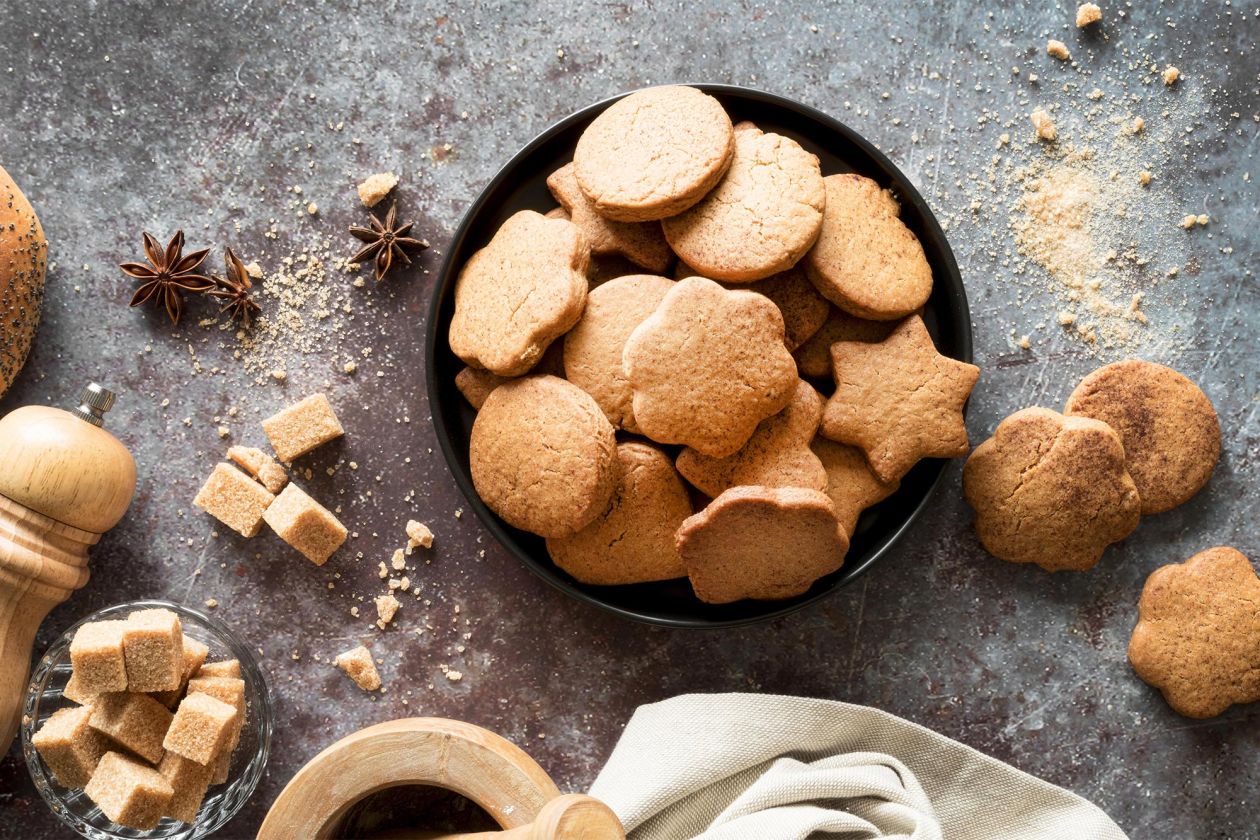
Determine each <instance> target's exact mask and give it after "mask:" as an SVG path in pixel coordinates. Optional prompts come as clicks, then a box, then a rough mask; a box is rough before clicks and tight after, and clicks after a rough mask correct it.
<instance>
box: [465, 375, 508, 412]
mask: <svg viewBox="0 0 1260 840" xmlns="http://www.w3.org/2000/svg"><path fill="white" fill-rule="evenodd" d="M511 379H512V377H510V376H499V375H498V374H497V373H491V372H490V371H488V370H478V369H477V368H470V367H466V368H464V369H463V370H461V371H460V372H459V373H457V374H455V387H456V388H458V389H459V392H460V393H461V394H463V395H464V399H466V400H468V404H469V405H471V406H472V407H473V408H475V409H477V410H478V411H480V410H481V406H483V405H484V404H485V402H486V397H488V396H490V392H491V391H493V390H494V389H495V388H498V387H499V386H500V385H502V384H503V383H504V382H510V381H511Z"/></svg>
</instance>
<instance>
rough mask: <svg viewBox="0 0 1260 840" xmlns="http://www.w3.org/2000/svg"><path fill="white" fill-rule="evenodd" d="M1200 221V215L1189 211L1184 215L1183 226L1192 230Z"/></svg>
mask: <svg viewBox="0 0 1260 840" xmlns="http://www.w3.org/2000/svg"><path fill="white" fill-rule="evenodd" d="M1198 221H1199V217H1198V216H1196V215H1194V214H1193V213H1188V214H1186V215H1185V216H1183V217H1182V219H1181V227H1182V228H1184V229H1185V230H1190V228H1192V227H1194V226H1195V225H1196V224H1198Z"/></svg>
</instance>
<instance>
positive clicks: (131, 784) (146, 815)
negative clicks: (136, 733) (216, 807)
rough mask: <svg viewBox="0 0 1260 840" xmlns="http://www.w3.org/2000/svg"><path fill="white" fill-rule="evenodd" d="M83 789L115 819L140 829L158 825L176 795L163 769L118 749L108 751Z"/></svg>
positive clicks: (120, 823)
mask: <svg viewBox="0 0 1260 840" xmlns="http://www.w3.org/2000/svg"><path fill="white" fill-rule="evenodd" d="M83 792H84V793H86V794H87V796H88V798H89V799H91V800H92V801H93V802H95V803H96V805H97V807H99V808H100V809H101V810H102V811H103V812H105V816H107V817H109V818H110V819H111V820H113V821H114V822H116V823H118V824H119V825H125V826H127V827H129V828H139V829H150V828H154V827H156V826H157V824H158V821H159V820H161V819H162V813H163V812H164V811H166V810H167V808H168V807H169V805H170V802H171V798H172V797H173V796H174V795H175V789H174V788H172V787H171V783H170V782H168V781H167V780H166V778H165V777H164V776H163V775H162V774H161V773H159V772H158V771H156V770H154V769H153V768H152V767H146V766H145V765H143V764H141V763H140V762H138V761H136V760H134V759H131V758H128V757H127V756H125V755H123V754H122V753H117V752H107V753H105V755H104V756H103V757H102V758H101V760H100V763H99V764H97V765H96V772H95V773H93V774H92V779H91V781H89V782H88V783H87V787H86V788H84V790H83Z"/></svg>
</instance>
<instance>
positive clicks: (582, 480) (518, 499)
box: [468, 376, 617, 538]
mask: <svg viewBox="0 0 1260 840" xmlns="http://www.w3.org/2000/svg"><path fill="white" fill-rule="evenodd" d="M468 460H469V466H470V468H471V472H472V479H473V486H474V487H475V488H476V490H477V495H479V496H480V497H481V499H482V501H484V502H485V503H486V504H487V505H488V506H489V507H490V509H491V510H493V511H494V512H495V513H497V514H498V515H499V516H501V517H503V519H504V521H506V522H507V523H508V524H509V525H511V526H513V527H515V528H520V529H522V530H525V531H531V532H533V533H535V534H539V535H540V536H544V537H548V538H553V537H564V536H567V535H569V534H572V533H574V532H575V531H578V530H581V529H582V528H584V527H586V526H587V525H588V524H589V523H590V522H591V520H593V519H594V518H595V517H596V516H599V515H600V514H601V513H603V512H604V511H605V510H607V508H608V503H609V501H610V500H611V498H612V494H613V489H614V487H615V486H616V483H617V442H616V437H615V432H614V431H613V427H612V425H611V424H610V423H609V422H608V418H606V417H605V416H604V412H603V411H601V410H600V408H599V406H598V405H596V403H595V400H594V399H592V398H591V396H590V395H589V394H587V393H586V392H585V391H583V390H582V389H581V388H579V387H578V386H576V385H574V384H573V383H571V382H566V381H565V380H563V379H560V378H559V377H555V376H527V377H524V378H522V379H512V380H509V381H507V382H505V383H503V384H502V385H500V386H499V387H497V388H495V389H494V390H493V391H491V392H490V394H489V396H487V397H486V401H485V402H484V403H483V404H482V406H481V411H479V412H478V413H477V419H476V420H475V421H474V422H473V428H472V436H471V439H470V441H469V452H468Z"/></svg>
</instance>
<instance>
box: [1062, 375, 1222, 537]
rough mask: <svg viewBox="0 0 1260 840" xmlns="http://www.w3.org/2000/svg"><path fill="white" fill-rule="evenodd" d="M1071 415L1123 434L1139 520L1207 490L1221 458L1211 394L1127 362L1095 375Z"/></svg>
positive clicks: (1073, 399)
mask: <svg viewBox="0 0 1260 840" xmlns="http://www.w3.org/2000/svg"><path fill="white" fill-rule="evenodd" d="M1065 412H1066V413H1067V414H1075V415H1079V416H1081V417H1093V418H1094V419H1095V420H1102V421H1103V422H1104V423H1106V424H1107V425H1109V426H1111V428H1113V429H1115V430H1116V432H1117V433H1118V434H1119V435H1120V440H1121V442H1123V443H1124V457H1125V461H1126V462H1127V463H1128V465H1129V474H1130V475H1132V476H1133V481H1134V483H1136V484H1137V489H1138V494H1139V495H1141V497H1142V513H1144V514H1152V513H1162V512H1164V511H1166V510H1171V509H1172V508H1175V507H1176V506H1177V505H1179V504H1181V503H1182V502H1185V501H1187V500H1189V499H1190V497H1191V496H1193V495H1194V494H1195V493H1198V492H1199V490H1201V489H1203V485H1205V484H1207V482H1208V479H1209V478H1211V477H1212V471H1213V470H1214V469H1216V462H1217V459H1219V458H1220V455H1221V425H1220V421H1219V420H1217V417H1216V410H1215V409H1213V408H1212V403H1211V401H1210V400H1208V398H1207V395H1206V394H1204V393H1203V391H1201V390H1200V389H1199V386H1198V385H1195V384H1194V383H1193V382H1191V381H1190V380H1189V379H1187V378H1186V377H1184V376H1182V375H1181V374H1180V373H1178V372H1177V371H1175V370H1173V369H1172V368H1167V367H1164V366H1163V365H1157V364H1155V363H1154V362H1143V361H1138V360H1136V359H1129V360H1126V361H1123V362H1115V363H1114V364H1110V365H1106V366H1105V367H1101V368H1099V369H1098V370H1096V371H1094V372H1093V373H1091V374H1090V375H1089V376H1087V377H1085V379H1083V380H1082V381H1081V384H1080V385H1078V386H1076V390H1075V391H1073V392H1072V395H1071V396H1070V397H1068V402H1067V408H1066V409H1065Z"/></svg>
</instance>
